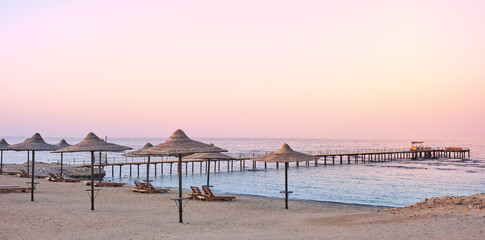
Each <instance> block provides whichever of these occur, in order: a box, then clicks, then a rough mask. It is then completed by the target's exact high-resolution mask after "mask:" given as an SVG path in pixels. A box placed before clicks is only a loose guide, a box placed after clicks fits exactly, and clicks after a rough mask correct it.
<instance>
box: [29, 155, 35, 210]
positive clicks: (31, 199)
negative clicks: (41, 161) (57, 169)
mask: <svg viewBox="0 0 485 240" xmlns="http://www.w3.org/2000/svg"><path fill="white" fill-rule="evenodd" d="M34 164H35V151H32V185H30V188H31V189H30V192H31V196H30V201H32V202H33V201H34V188H35V187H34V169H35V168H34Z"/></svg>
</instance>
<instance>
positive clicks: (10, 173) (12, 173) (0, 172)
mask: <svg viewBox="0 0 485 240" xmlns="http://www.w3.org/2000/svg"><path fill="white" fill-rule="evenodd" d="M0 174H6V175H17V174H19V172H9V171H3V170H0Z"/></svg>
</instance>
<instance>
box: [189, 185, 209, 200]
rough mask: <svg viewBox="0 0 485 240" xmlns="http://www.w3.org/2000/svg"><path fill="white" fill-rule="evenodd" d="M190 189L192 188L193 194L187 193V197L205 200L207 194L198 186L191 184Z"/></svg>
mask: <svg viewBox="0 0 485 240" xmlns="http://www.w3.org/2000/svg"><path fill="white" fill-rule="evenodd" d="M190 189H192V194H187V195H185V196H186V197H189V198H190V199H194V200H205V196H204V195H203V194H202V192H201V191H200V189H199V188H198V187H194V186H190Z"/></svg>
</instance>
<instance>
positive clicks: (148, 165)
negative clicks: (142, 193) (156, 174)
mask: <svg viewBox="0 0 485 240" xmlns="http://www.w3.org/2000/svg"><path fill="white" fill-rule="evenodd" d="M155 171H156V169H155ZM149 175H150V156H148V163H147V183H149V182H150V181H148V178H149Z"/></svg>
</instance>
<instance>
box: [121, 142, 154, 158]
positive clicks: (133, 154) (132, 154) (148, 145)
mask: <svg viewBox="0 0 485 240" xmlns="http://www.w3.org/2000/svg"><path fill="white" fill-rule="evenodd" d="M151 147H153V145H152V144H151V143H146V144H145V145H143V147H142V148H140V149H138V150H136V151H133V152H129V153H125V154H123V156H124V157H143V156H144V155H143V154H142V152H144V151H146V150H147V149H149V148H151Z"/></svg>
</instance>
